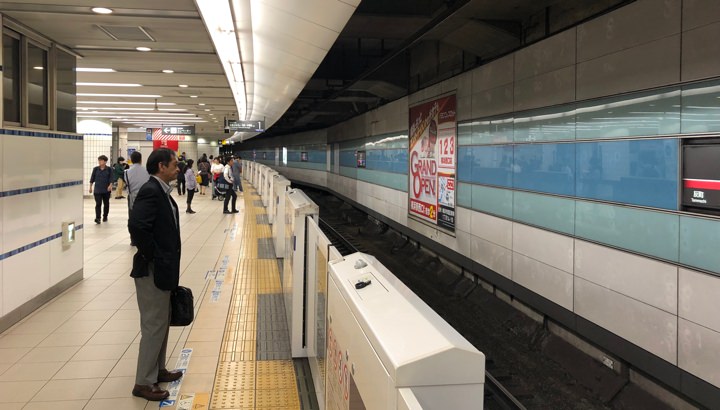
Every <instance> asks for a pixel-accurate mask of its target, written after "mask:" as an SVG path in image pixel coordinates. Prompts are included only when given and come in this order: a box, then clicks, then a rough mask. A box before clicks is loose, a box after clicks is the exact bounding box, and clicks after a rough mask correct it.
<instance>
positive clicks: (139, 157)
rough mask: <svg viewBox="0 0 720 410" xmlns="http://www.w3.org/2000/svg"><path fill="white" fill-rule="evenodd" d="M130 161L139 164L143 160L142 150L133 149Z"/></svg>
mask: <svg viewBox="0 0 720 410" xmlns="http://www.w3.org/2000/svg"><path fill="white" fill-rule="evenodd" d="M130 161H132V163H133V164H139V163H141V162H142V154H141V153H140V151H133V153H132V154H130Z"/></svg>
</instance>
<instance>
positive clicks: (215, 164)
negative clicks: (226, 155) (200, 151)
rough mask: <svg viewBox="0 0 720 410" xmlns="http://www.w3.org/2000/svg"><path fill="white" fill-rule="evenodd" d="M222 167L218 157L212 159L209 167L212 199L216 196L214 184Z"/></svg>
mask: <svg viewBox="0 0 720 410" xmlns="http://www.w3.org/2000/svg"><path fill="white" fill-rule="evenodd" d="M223 169H224V168H223V166H222V164H221V163H220V159H219V158H215V159H214V160H213V164H212V167H210V173H211V174H212V184H213V189H212V199H215V198H216V195H215V184H217V179H218V178H219V177H220V174H222V173H223Z"/></svg>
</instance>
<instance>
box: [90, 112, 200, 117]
mask: <svg viewBox="0 0 720 410" xmlns="http://www.w3.org/2000/svg"><path fill="white" fill-rule="evenodd" d="M98 114H102V115H110V116H113V117H118V116H125V117H126V116H128V115H133V116H134V115H139V116H145V115H150V116H155V117H158V116H163V117H175V116H178V117H188V116H189V117H194V116H195V114H193V113H191V112H188V113H185V112H122V111H120V112H102V113H98Z"/></svg>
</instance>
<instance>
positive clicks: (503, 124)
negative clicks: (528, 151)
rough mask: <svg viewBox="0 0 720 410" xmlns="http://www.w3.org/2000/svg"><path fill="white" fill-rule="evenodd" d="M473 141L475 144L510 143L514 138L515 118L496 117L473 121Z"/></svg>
mask: <svg viewBox="0 0 720 410" xmlns="http://www.w3.org/2000/svg"><path fill="white" fill-rule="evenodd" d="M470 125H471V126H472V139H471V143H472V144H475V145H483V144H502V143H510V142H512V140H513V118H512V117H505V116H502V117H496V118H487V119H482V120H476V121H472V122H471V123H470Z"/></svg>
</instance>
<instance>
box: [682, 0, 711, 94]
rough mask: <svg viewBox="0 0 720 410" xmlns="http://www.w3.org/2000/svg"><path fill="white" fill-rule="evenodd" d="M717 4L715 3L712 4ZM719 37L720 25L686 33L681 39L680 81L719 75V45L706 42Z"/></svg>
mask: <svg viewBox="0 0 720 410" xmlns="http://www.w3.org/2000/svg"><path fill="white" fill-rule="evenodd" d="M714 3H716V4H717V2H714ZM718 36H720V23H713V24H709V25H707V26H702V27H698V28H696V29H694V30H690V31H686V32H684V33H683V37H682V81H692V80H699V79H702V78H709V77H715V76H718V75H720V44H718V42H717V41H707V39H709V38H718Z"/></svg>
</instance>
